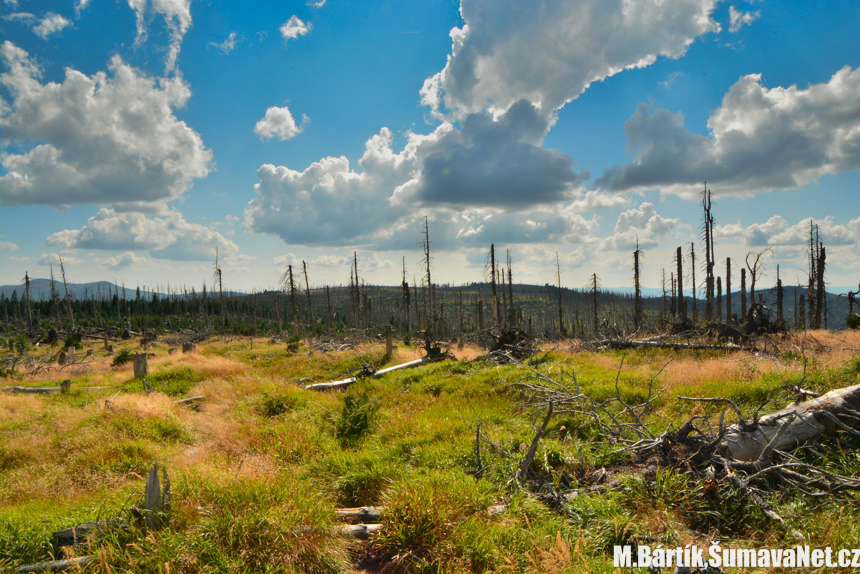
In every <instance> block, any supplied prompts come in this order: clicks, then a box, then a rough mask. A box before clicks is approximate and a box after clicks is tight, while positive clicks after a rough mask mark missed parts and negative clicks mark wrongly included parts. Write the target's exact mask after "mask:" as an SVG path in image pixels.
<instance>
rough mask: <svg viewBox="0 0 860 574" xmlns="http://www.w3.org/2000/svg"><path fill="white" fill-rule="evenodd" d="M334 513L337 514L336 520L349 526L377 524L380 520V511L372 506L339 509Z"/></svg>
mask: <svg viewBox="0 0 860 574" xmlns="http://www.w3.org/2000/svg"><path fill="white" fill-rule="evenodd" d="M335 512H337V518H338V520H342V521H344V522H347V523H349V524H359V523H378V522H379V521H380V520H381V519H382V509H381V508H376V507H373V506H360V507H358V508H339V509H338V510H336V511H335Z"/></svg>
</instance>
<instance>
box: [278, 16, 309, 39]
mask: <svg viewBox="0 0 860 574" xmlns="http://www.w3.org/2000/svg"><path fill="white" fill-rule="evenodd" d="M311 28H313V26H312V25H311V23H310V22H308V23H304V22H302V21H301V20H299V17H298V16H296V15H293V16H292V17H290V19H289V20H287V21H286V22H284V23H283V25H282V26H281V27H280V30H281V36H283V37H284V40H285V41H286V40H295V39H296V38H298V37H299V36H304V35H305V34H307V33H308V32H310V31H311Z"/></svg>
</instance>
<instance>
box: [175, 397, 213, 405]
mask: <svg viewBox="0 0 860 574" xmlns="http://www.w3.org/2000/svg"><path fill="white" fill-rule="evenodd" d="M204 398H206V395H200V396H199V397H188V398H187V399H180V400H178V401H173V404H174V405H187V404H189V403H193V402H195V401H199V400H200V399H204Z"/></svg>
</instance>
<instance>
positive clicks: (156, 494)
mask: <svg viewBox="0 0 860 574" xmlns="http://www.w3.org/2000/svg"><path fill="white" fill-rule="evenodd" d="M144 498H145V506H146V509H147V510H148V511H150V512H161V485H160V484H159V482H158V465H152V469H151V470H150V471H149V475H148V476H147V477H146V494H145V496H144Z"/></svg>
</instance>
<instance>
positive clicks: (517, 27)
mask: <svg viewBox="0 0 860 574" xmlns="http://www.w3.org/2000/svg"><path fill="white" fill-rule="evenodd" d="M858 67H860V4H858V3H857V2H853V1H839V2H834V1H815V0H800V1H793V0H781V1H774V0H755V1H750V2H745V1H740V0H729V1H715V0H659V1H658V0H571V1H561V0H542V1H541V0H530V1H529V2H522V1H500V0H495V1H489V0H461V1H460V2H459V3H458V2H455V1H453V0H379V1H374V2H366V1H362V2H358V1H356V2H353V1H346V0H317V1H315V0H310V1H308V2H291V1H279V2H255V1H252V0H248V1H245V2H228V1H219V0H211V1H206V0H112V1H110V2H107V1H104V0H64V1H51V0H0V284H11V283H19V282H21V281H22V279H23V277H24V274H25V272H26V273H28V274H29V276H30V277H36V278H43V277H48V276H49V273H50V269H51V265H52V264H53V267H54V272H55V273H57V272H58V271H57V263H58V262H59V261H60V258H62V261H63V264H64V267H65V270H66V276H67V279H68V280H69V281H72V282H88V281H96V280H108V281H116V282H117V283H124V284H125V285H126V286H134V285H141V286H163V287H166V286H167V285H168V284H169V285H171V286H187V287H188V288H190V287H191V286H195V287H196V288H197V289H198V290H199V289H200V287H201V286H202V285H203V283H206V284H207V285H210V286H211V284H212V276H213V266H214V260H215V253H216V249H217V252H218V258H219V265H220V267H221V269H222V271H223V282H224V287H225V288H230V289H236V290H246V291H250V290H261V289H271V288H275V287H276V286H277V285H278V281H279V278H280V277H281V275H282V274H283V273H284V271H285V270H286V269H287V266H288V265H294V266H296V265H297V266H301V265H302V262H303V261H304V262H306V263H307V267H308V275H309V278H310V282H311V285H312V286H313V285H317V286H320V285H323V284H332V285H335V284H345V283H347V282H348V281H349V266H348V260H349V259H350V258H351V256H352V253H353V252H354V251H355V252H356V253H357V256H358V260H359V271H360V275H361V277H362V278H363V279H364V280H365V281H366V282H367V283H370V284H389V285H391V284H397V283H399V282H400V281H401V275H402V272H403V267H404V265H405V269H406V274H407V277H408V278H409V280H410V282H411V281H412V278H416V279H417V280H418V281H419V283H420V280H421V276H422V269H421V260H422V255H423V254H422V251H421V240H422V237H423V230H424V222H425V218H426V220H427V223H428V228H429V235H430V240H431V255H432V264H433V275H432V276H433V280H434V282H439V283H452V284H464V283H471V282H474V281H482V280H484V279H485V277H486V276H485V274H484V268H485V262H486V258H487V254H488V252H489V247H490V244H495V248H496V253H497V254H499V255H500V256H501V257H502V258H504V257H505V255H506V250H508V249H509V250H510V255H511V259H512V262H513V275H514V281H515V282H524V283H534V284H544V283H552V284H554V283H555V282H556V257H557V258H558V262H559V265H560V271H561V280H562V283H563V284H564V285H565V286H567V287H583V286H585V284H586V282H587V281H588V278H589V277H590V276H591V275H592V274H593V273H596V274H597V276H598V278H599V280H600V282H601V284H602V285H603V286H605V287H629V286H630V285H632V265H633V251H634V249H635V245H636V242H637V241H638V243H639V246H640V248H641V249H642V251H643V253H644V261H643V269H642V273H643V281H642V282H643V285H644V286H646V287H652V288H656V287H659V286H660V285H661V281H662V272H663V269H665V270H666V274H667V276H668V274H669V272H670V271H671V270H672V269H673V268H674V267H673V254H674V250H675V249H676V248H677V247H678V246H683V249H684V252H685V254H686V255H685V267H686V270H685V275H686V276H687V277H689V274H690V270H691V269H690V267H691V262H690V257H689V252H690V249H691V243H693V244H694V245H695V250H696V257H697V270H696V272H697V280H699V279H703V278H704V274H703V273H702V271H701V268H700V267H699V264H700V263H701V262H702V261H703V260H704V257H703V254H702V252H701V251H702V250H703V248H704V247H703V244H702V241H701V224H702V204H701V194H702V190H703V189H704V188H705V182H707V187H708V188H709V189H710V190H711V194H712V202H713V208H712V215H713V217H714V221H715V237H714V242H715V249H716V260H717V262H718V264H717V274H718V275H723V274H724V269H725V267H724V262H725V259H726V258H727V257H731V258H732V259H733V262H734V268H735V273H736V274H737V269H738V268H739V267H740V266H741V265H743V262H744V260H745V259H746V256H747V254H748V253H759V252H762V251H763V250H768V251H767V252H766V253H765V255H764V257H763V260H764V261H765V262H766V268H765V270H764V274H763V276H761V277H760V279H759V281H760V282H761V283H759V285H761V284H766V285H772V284H773V283H774V282H775V279H776V268H777V265H778V266H779V269H780V276H781V277H782V279H783V281H784V282H786V283H788V284H792V283H805V282H806V280H807V276H806V269H807V262H806V260H805V257H804V254H805V251H806V247H807V239H808V231H809V227H810V222H812V223H813V224H816V225H818V229H819V236H820V239H821V241H822V243H823V244H824V246H825V248H826V254H827V256H826V261H827V279H828V282H829V283H830V284H831V285H833V286H856V285H857V283H858V282H860V196H859V195H858V190H860V70H858ZM734 281H735V284H737V281H738V279H737V275H736V276H735V278H734ZM688 289H689V287H688Z"/></svg>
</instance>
